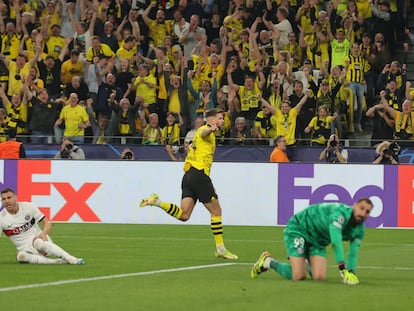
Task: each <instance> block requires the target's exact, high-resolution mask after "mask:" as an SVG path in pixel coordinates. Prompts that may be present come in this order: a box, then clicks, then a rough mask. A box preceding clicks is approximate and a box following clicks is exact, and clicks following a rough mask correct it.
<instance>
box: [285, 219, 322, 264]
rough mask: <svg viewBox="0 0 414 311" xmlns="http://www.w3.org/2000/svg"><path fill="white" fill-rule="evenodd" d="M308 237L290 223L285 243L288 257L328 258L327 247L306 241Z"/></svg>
mask: <svg viewBox="0 0 414 311" xmlns="http://www.w3.org/2000/svg"><path fill="white" fill-rule="evenodd" d="M306 237H307V235H306V234H303V233H301V231H300V230H299V228H297V227H296V226H295V225H294V224H292V223H291V222H289V224H288V226H287V227H286V228H285V231H284V241H285V247H286V251H287V254H288V256H289V257H290V256H292V257H303V258H309V257H311V256H322V257H325V258H326V247H324V246H320V245H312V244H311V243H309V241H307V240H306Z"/></svg>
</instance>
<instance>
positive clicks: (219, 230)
mask: <svg viewBox="0 0 414 311" xmlns="http://www.w3.org/2000/svg"><path fill="white" fill-rule="evenodd" d="M221 221H222V217H221V216H211V225H210V228H211V231H212V232H213V236H214V242H216V248H223V247H224V241H223V224H222V222H221Z"/></svg>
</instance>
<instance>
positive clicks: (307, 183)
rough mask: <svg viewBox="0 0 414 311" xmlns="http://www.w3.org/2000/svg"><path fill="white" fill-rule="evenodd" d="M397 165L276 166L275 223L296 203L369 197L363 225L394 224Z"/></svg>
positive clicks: (350, 201)
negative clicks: (370, 204)
mask: <svg viewBox="0 0 414 311" xmlns="http://www.w3.org/2000/svg"><path fill="white" fill-rule="evenodd" d="M397 194H398V167H394V166H390V165H388V166H381V167H378V166H372V165H334V164H331V165H326V164H320V165H314V164H304V165H279V176H278V224H281V225H284V224H286V223H287V221H288V220H289V218H290V217H291V216H292V215H293V214H294V213H296V212H297V211H298V210H297V207H298V205H299V203H300V202H301V201H302V202H303V201H304V202H305V205H304V206H303V207H305V206H307V205H310V204H315V203H319V202H341V203H345V204H349V205H352V204H353V203H354V202H355V201H356V200H358V199H359V198H361V197H370V198H371V200H373V202H374V205H375V207H374V210H373V212H372V214H371V216H370V217H369V218H368V220H367V222H366V224H367V227H382V226H383V227H397V226H398V219H397V215H398V208H397V202H398V200H397Z"/></svg>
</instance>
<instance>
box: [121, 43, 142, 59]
mask: <svg viewBox="0 0 414 311" xmlns="http://www.w3.org/2000/svg"><path fill="white" fill-rule="evenodd" d="M137 47H138V45H135V46H134V47H133V48H132V49H131V50H129V51H128V50H127V49H125V48H124V47H120V48H119V49H118V50H117V51H116V56H117V57H118V59H119V61H122V60H123V59H124V58H128V59H131V58H132V57H133V56H134V55H135V54H136V53H137Z"/></svg>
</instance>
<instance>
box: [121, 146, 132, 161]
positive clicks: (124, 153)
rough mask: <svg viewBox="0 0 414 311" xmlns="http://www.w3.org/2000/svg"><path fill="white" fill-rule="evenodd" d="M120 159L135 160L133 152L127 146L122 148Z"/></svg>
mask: <svg viewBox="0 0 414 311" xmlns="http://www.w3.org/2000/svg"><path fill="white" fill-rule="evenodd" d="M121 160H132V161H133V160H135V154H134V152H133V151H132V150H131V149H129V148H125V149H124V150H122V153H121Z"/></svg>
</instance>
